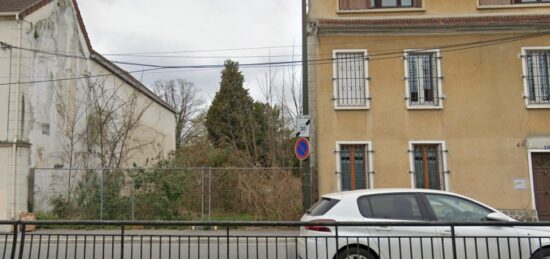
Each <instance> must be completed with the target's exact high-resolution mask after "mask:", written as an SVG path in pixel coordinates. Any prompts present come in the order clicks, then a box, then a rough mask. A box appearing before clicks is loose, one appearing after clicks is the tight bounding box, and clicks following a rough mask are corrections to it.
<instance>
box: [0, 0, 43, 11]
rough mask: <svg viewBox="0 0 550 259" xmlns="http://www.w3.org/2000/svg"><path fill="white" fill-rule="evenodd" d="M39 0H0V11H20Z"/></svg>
mask: <svg viewBox="0 0 550 259" xmlns="http://www.w3.org/2000/svg"><path fill="white" fill-rule="evenodd" d="M38 1H40V0H0V12H2V13H4V12H6V13H7V12H20V11H23V10H24V9H25V8H27V7H29V6H31V5H33V4H35V3H36V2H38Z"/></svg>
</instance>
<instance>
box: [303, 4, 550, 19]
mask: <svg viewBox="0 0 550 259" xmlns="http://www.w3.org/2000/svg"><path fill="white" fill-rule="evenodd" d="M496 2H500V1H496ZM309 3H310V5H309V7H310V9H309V10H310V12H309V16H310V18H311V19H318V18H323V19H336V18H359V17H386V16H396V15H398V16H401V17H403V18H404V17H407V16H409V17H410V16H421V17H422V16H424V17H430V16H445V17H449V16H457V15H467V16H471V15H482V14H489V13H495V14H498V13H522V14H526V13H548V4H521V5H496V6H495V5H492V6H484V7H479V3H478V0H422V8H399V9H395V8H394V9H390V8H386V9H376V10H373V9H370V10H353V11H341V12H337V10H338V0H310V1H309Z"/></svg>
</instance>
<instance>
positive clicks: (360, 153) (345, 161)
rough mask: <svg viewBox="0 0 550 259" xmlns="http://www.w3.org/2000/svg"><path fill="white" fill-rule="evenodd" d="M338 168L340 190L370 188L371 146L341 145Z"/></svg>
mask: <svg viewBox="0 0 550 259" xmlns="http://www.w3.org/2000/svg"><path fill="white" fill-rule="evenodd" d="M337 153H338V160H339V161H338V162H339V164H338V166H339V175H340V179H339V180H340V190H342V191H349V190H358V189H367V188H369V170H370V161H369V153H370V151H369V145H368V144H342V145H339V152H337Z"/></svg>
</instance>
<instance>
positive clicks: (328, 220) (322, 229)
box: [304, 219, 335, 233]
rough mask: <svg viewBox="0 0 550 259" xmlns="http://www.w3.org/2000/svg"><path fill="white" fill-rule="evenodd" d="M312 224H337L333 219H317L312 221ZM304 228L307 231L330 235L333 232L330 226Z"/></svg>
mask: <svg viewBox="0 0 550 259" xmlns="http://www.w3.org/2000/svg"><path fill="white" fill-rule="evenodd" d="M310 222H335V220H332V219H317V220H314V221H310ZM304 228H305V229H306V230H311V231H317V232H327V233H330V232H331V231H332V230H330V228H329V227H328V226H305V227H304Z"/></svg>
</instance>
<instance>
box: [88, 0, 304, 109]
mask: <svg viewBox="0 0 550 259" xmlns="http://www.w3.org/2000/svg"><path fill="white" fill-rule="evenodd" d="M78 3H79V7H80V9H81V12H82V16H83V19H84V23H85V25H86V28H87V30H88V34H89V36H90V39H91V42H92V46H93V48H94V49H95V50H96V51H98V52H99V53H101V54H104V55H105V56H106V57H107V58H108V59H110V60H111V61H127V62H135V63H147V64H155V65H185V66H187V65H212V64H219V65H221V64H223V62H224V60H225V59H227V58H231V59H233V60H237V61H239V62H240V63H241V64H246V63H263V62H269V61H271V62H277V61H288V60H292V59H294V60H299V59H300V58H301V56H300V55H301V47H300V46H301V9H300V8H301V3H300V1H299V0H239V1H229V0H193V1H191V0H155V1H151V0H94V1H90V0H86V1H84V0H81V1H78ZM265 47H271V48H265ZM229 49H231V50H229ZM235 49H239V50H235ZM222 50H223V51H222ZM151 52H164V53H155V54H140V55H122V56H121V55H111V54H128V53H151ZM166 52H174V53H166ZM144 56H148V57H144ZM150 56H155V57H150ZM159 56H163V57H159ZM251 56H252V57H251ZM297 66H298V65H297ZM121 67H123V68H124V69H126V70H128V71H132V70H140V69H143V68H144V67H139V66H127V65H122V66H121ZM295 69H298V68H295ZM291 71H293V70H292V68H291V67H282V68H281V67H274V68H271V69H270V68H269V67H262V68H246V69H244V68H243V73H244V75H245V80H246V81H245V88H248V89H250V94H251V95H252V96H253V97H254V98H255V99H258V100H261V99H262V98H263V96H264V95H263V92H264V91H262V89H266V87H265V86H266V83H265V82H266V75H268V74H269V73H271V75H272V77H274V78H277V79H276V80H279V81H280V80H282V78H287V77H288V76H287V75H289V74H290V72H291ZM220 72H221V69H184V70H182V69H180V70H178V71H176V70H172V71H157V72H147V73H143V74H134V76H135V77H136V78H137V79H139V80H141V81H142V82H143V83H144V84H145V85H147V86H151V85H153V83H154V82H155V81H156V80H159V79H164V80H170V79H177V78H184V79H186V80H188V81H191V82H193V83H194V84H195V85H196V86H197V88H199V89H200V95H201V97H202V98H203V99H205V100H206V101H207V102H209V101H211V100H212V98H213V97H214V95H215V93H216V91H217V89H218V88H219V82H220ZM297 80H299V75H298V78H297Z"/></svg>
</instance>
